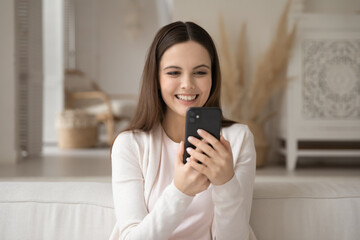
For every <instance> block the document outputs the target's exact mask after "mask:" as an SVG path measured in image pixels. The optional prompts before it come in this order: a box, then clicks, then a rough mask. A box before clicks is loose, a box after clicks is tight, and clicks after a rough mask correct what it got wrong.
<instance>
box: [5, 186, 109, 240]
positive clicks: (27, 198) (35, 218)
mask: <svg viewBox="0 0 360 240" xmlns="http://www.w3.org/2000/svg"><path fill="white" fill-rule="evenodd" d="M0 190H1V199H0V223H1V224H0V239H107V238H108V237H109V235H110V233H111V231H112V229H113V227H114V224H115V214H114V209H113V203H112V193H111V184H110V183H89V182H87V183H85V182H0Z"/></svg>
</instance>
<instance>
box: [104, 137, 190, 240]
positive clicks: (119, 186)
mask: <svg viewBox="0 0 360 240" xmlns="http://www.w3.org/2000/svg"><path fill="white" fill-rule="evenodd" d="M140 158H141V154H140V150H139V147H138V146H137V144H136V141H135V139H134V138H133V137H132V135H131V133H127V132H125V133H122V134H120V135H119V136H118V137H117V138H116V140H115V142H114V145H113V148H112V153H111V159H112V188H113V189H112V190H113V198H114V206H115V213H116V218H117V227H118V230H119V236H120V237H119V239H132V240H136V239H141V240H143V239H156V240H161V239H168V238H169V237H170V235H171V233H172V232H173V231H174V230H175V228H176V227H177V226H178V225H179V223H180V222H181V220H182V219H183V217H184V214H185V210H186V209H187V207H188V206H189V204H190V203H191V201H192V199H193V198H192V197H190V196H188V195H186V194H184V193H182V192H181V191H179V190H178V189H177V188H176V187H175V185H174V184H173V183H172V184H170V185H169V186H168V187H167V188H166V189H165V190H164V192H163V193H162V195H161V196H160V198H159V199H158V200H157V202H156V204H155V206H154V208H153V210H152V211H151V212H150V213H149V212H148V209H147V206H146V203H145V198H144V177H143V174H142V171H141V168H140V161H141V159H140Z"/></svg>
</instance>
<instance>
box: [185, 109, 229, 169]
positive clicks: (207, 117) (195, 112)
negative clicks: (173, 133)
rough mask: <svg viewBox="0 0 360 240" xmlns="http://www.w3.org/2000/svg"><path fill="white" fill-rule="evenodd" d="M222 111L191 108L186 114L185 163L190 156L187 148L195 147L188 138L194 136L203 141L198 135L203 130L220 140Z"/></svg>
mask: <svg viewBox="0 0 360 240" xmlns="http://www.w3.org/2000/svg"><path fill="white" fill-rule="evenodd" d="M221 117H222V113H221V109H220V108H218V107H191V108H189V109H188V110H187V112H186V123H185V141H184V142H185V151H184V158H183V162H184V164H185V163H186V159H187V158H188V157H189V156H190V155H189V154H188V153H187V152H186V148H188V147H191V148H194V149H195V146H194V145H192V144H191V143H190V142H189V141H188V137H190V136H193V137H196V138H198V139H202V138H201V137H200V136H199V134H198V133H197V130H198V129H203V130H205V131H206V132H208V133H210V134H211V135H213V136H214V137H215V138H217V139H218V140H219V139H220V129H221Z"/></svg>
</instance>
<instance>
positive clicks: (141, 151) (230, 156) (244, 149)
mask: <svg viewBox="0 0 360 240" xmlns="http://www.w3.org/2000/svg"><path fill="white" fill-rule="evenodd" d="M220 83H221V77H220V68H219V61H218V56H217V53H216V49H215V45H214V43H213V41H212V39H211V37H210V36H209V34H208V33H207V32H206V31H205V30H204V29H202V28H201V27H200V26H198V25H196V24H194V23H191V22H186V23H183V22H175V23H171V24H169V25H167V26H164V27H163V28H162V29H160V30H159V32H158V33H157V34H156V36H155V39H154V41H153V42H152V44H151V46H150V49H149V52H148V55H147V59H146V62H145V67H144V71H143V75H142V86H141V92H140V98H139V104H138V107H137V111H136V114H135V117H134V119H132V121H131V123H130V125H129V127H128V128H127V129H126V130H125V131H123V132H122V133H121V134H120V135H119V136H118V137H117V138H116V140H115V142H114V144H113V148H112V181H113V195H114V204H115V211H116V217H117V226H116V227H115V229H114V232H113V234H112V238H113V239H141V240H144V239H156V240H160V239H217V240H221V239H226V240H229V239H237V240H239V239H249V236H250V235H253V234H252V231H251V228H250V227H249V218H250V210H251V202H252V192H253V183H254V177H255V165H256V164H255V149H254V144H253V136H252V134H251V132H250V131H249V129H248V128H247V127H246V126H245V125H241V124H235V123H233V122H231V121H229V120H225V119H223V123H222V130H221V138H220V140H219V141H218V140H217V139H216V138H214V137H212V136H211V135H210V134H208V133H207V132H205V131H201V130H200V131H199V134H200V136H201V137H202V138H203V140H199V139H196V138H190V139H189V141H190V142H191V143H192V144H193V145H194V146H196V149H184V144H183V140H184V137H185V116H186V110H187V109H188V108H189V107H203V106H205V107H219V106H220ZM208 143H210V144H211V145H212V146H213V148H211V147H209V145H208ZM184 151H188V152H189V154H190V158H189V159H188V161H187V163H186V164H184V163H183V162H182V157H183V154H184ZM198 161H201V162H202V163H203V164H199V162H198Z"/></svg>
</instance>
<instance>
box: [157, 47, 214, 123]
mask: <svg viewBox="0 0 360 240" xmlns="http://www.w3.org/2000/svg"><path fill="white" fill-rule="evenodd" d="M211 77H212V76H211V59H210V56H209V53H208V51H207V50H206V49H205V48H204V47H203V46H202V45H200V44H199V43H197V42H194V41H187V42H184V43H178V44H175V45H173V46H171V47H170V48H169V49H167V50H166V51H165V53H164V54H163V56H162V57H161V60H160V69H159V80H160V89H161V96H162V98H163V100H164V102H165V104H166V105H167V109H166V113H165V117H178V116H181V117H185V116H186V110H187V109H188V108H189V107H202V106H204V104H205V103H206V101H207V99H208V98H209V95H210V89H211Z"/></svg>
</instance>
